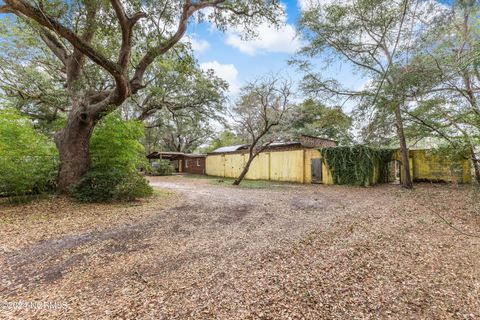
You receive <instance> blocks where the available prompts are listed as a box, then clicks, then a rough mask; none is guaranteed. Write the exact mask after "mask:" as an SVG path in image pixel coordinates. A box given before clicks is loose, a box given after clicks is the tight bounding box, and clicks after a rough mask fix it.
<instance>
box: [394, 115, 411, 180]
mask: <svg viewBox="0 0 480 320" xmlns="http://www.w3.org/2000/svg"><path fill="white" fill-rule="evenodd" d="M395 124H396V127H397V134H398V140H399V142H400V156H401V162H402V175H401V177H402V179H401V180H402V181H401V183H402V187H404V188H407V189H411V188H413V183H412V177H411V176H410V161H409V157H408V148H407V142H406V140H405V134H404V132H403V119H402V113H401V110H400V105H397V106H396V107H395Z"/></svg>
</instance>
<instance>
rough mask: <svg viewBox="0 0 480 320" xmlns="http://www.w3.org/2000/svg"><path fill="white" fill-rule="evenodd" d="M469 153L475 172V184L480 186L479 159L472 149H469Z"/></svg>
mask: <svg viewBox="0 0 480 320" xmlns="http://www.w3.org/2000/svg"><path fill="white" fill-rule="evenodd" d="M470 152H471V155H472V163H473V170H474V171H475V180H477V184H479V185H480V159H478V158H477V155H476V154H475V150H474V149H473V147H472V148H471V150H470Z"/></svg>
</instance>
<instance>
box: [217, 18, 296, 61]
mask: <svg viewBox="0 0 480 320" xmlns="http://www.w3.org/2000/svg"><path fill="white" fill-rule="evenodd" d="M256 31H257V32H258V35H259V36H258V37H257V38H255V39H253V40H247V41H245V40H242V39H241V38H240V32H238V31H229V32H227V38H226V40H225V42H226V43H227V44H229V45H231V46H233V47H235V48H237V49H239V50H240V51H241V52H243V53H246V54H248V55H251V56H253V55H256V54H257V53H265V52H285V53H294V52H295V51H297V50H298V49H300V47H301V42H300V39H299V38H298V37H297V34H296V30H295V27H293V26H292V25H289V24H287V25H284V26H282V27H280V28H279V29H276V28H275V27H273V26H271V25H269V24H267V23H262V24H261V25H259V26H258V27H257V28H256Z"/></svg>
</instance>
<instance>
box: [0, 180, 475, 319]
mask: <svg viewBox="0 0 480 320" xmlns="http://www.w3.org/2000/svg"><path fill="white" fill-rule="evenodd" d="M150 180H151V184H152V185H153V186H154V187H155V188H156V189H157V190H159V191H158V193H157V194H156V196H155V197H153V198H151V199H148V200H144V201H140V202H135V203H128V204H110V205H108V204H104V205H87V204H78V203H75V202H73V201H71V200H69V199H65V198H58V197H57V198H52V199H45V200H42V201H37V202H35V203H31V204H26V205H21V206H4V207H0V234H1V239H2V240H1V241H0V272H1V273H0V318H1V319H9V318H12V319H17V318H21V319H24V318H32V319H40V318H49V319H479V318H480V250H479V249H480V216H479V215H478V214H476V213H475V212H474V209H473V206H472V203H471V199H470V196H469V187H468V186H460V187H455V186H453V185H441V184H432V185H430V184H419V185H417V186H416V188H415V190H413V191H407V190H402V189H401V188H400V187H399V186H397V185H381V186H376V187H371V188H356V187H344V186H323V185H294V184H282V185H280V186H276V187H274V188H267V189H248V188H236V187H226V186H223V185H214V184H212V183H211V182H212V180H209V179H199V178H195V179H194V178H189V177H186V176H175V177H155V178H151V179H150ZM20 302H25V304H23V305H22V304H20Z"/></svg>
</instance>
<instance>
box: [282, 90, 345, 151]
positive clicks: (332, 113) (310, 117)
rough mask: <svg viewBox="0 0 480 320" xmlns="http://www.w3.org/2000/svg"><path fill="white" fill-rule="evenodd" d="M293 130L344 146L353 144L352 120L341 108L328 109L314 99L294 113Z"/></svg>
mask: <svg viewBox="0 0 480 320" xmlns="http://www.w3.org/2000/svg"><path fill="white" fill-rule="evenodd" d="M292 120H293V122H292V130H293V132H294V133H296V134H307V135H312V136H318V137H323V138H328V139H333V140H335V141H338V142H339V143H340V144H342V145H347V144H350V143H352V141H353V138H352V135H351V133H350V129H351V126H352V119H351V118H350V117H349V116H348V115H346V114H345V113H344V112H343V110H342V108H341V107H338V106H337V107H327V106H325V105H324V104H322V103H320V102H318V101H315V100H313V99H307V100H305V101H304V102H302V103H300V104H299V105H298V106H297V107H296V108H295V110H294V111H293V117H292Z"/></svg>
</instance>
